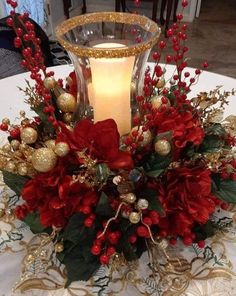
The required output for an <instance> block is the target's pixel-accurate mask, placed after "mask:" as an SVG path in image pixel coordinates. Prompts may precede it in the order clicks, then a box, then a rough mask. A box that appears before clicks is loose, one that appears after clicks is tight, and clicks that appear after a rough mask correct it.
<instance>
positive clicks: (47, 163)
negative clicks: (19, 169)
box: [32, 148, 57, 173]
mask: <svg viewBox="0 0 236 296" xmlns="http://www.w3.org/2000/svg"><path fill="white" fill-rule="evenodd" d="M56 163H57V156H56V154H55V153H54V152H53V150H52V149H50V148H39V149H37V150H35V151H34V153H33V154H32V165H33V167H34V168H35V170H36V171H39V172H42V173H46V172H49V171H50V170H52V169H53V168H54V167H55V165H56Z"/></svg>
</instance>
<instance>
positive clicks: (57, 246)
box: [54, 243, 64, 253]
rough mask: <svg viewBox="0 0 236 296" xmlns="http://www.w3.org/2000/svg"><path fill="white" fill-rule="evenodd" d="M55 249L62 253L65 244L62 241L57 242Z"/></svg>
mask: <svg viewBox="0 0 236 296" xmlns="http://www.w3.org/2000/svg"><path fill="white" fill-rule="evenodd" d="M54 249H55V252H56V253H61V252H63V251H64V246H63V244H62V243H56V244H55V247H54Z"/></svg>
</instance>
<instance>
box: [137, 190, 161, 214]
mask: <svg viewBox="0 0 236 296" xmlns="http://www.w3.org/2000/svg"><path fill="white" fill-rule="evenodd" d="M138 197H139V198H144V199H146V200H147V201H148V209H149V210H150V211H157V212H158V213H161V214H162V215H164V214H165V211H164V209H163V207H162V205H161V203H160V201H159V199H158V196H157V192H156V191H155V190H153V189H151V188H148V189H145V190H143V191H142V192H141V193H140V194H139V195H138Z"/></svg>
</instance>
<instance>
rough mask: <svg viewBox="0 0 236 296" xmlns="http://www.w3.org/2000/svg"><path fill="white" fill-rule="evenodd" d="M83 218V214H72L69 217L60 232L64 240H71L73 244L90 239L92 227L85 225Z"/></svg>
mask: <svg viewBox="0 0 236 296" xmlns="http://www.w3.org/2000/svg"><path fill="white" fill-rule="evenodd" d="M84 219H85V215H84V214H82V213H77V214H74V215H73V216H72V217H71V218H70V220H69V222H68V224H67V226H66V228H65V230H64V232H63V233H62V238H63V239H64V240H68V241H70V242H72V243H73V244H78V243H81V242H84V241H85V240H90V239H91V236H92V234H93V231H94V229H93V228H87V227H85V226H84Z"/></svg>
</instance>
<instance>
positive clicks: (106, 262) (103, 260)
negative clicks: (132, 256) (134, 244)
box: [99, 254, 109, 265]
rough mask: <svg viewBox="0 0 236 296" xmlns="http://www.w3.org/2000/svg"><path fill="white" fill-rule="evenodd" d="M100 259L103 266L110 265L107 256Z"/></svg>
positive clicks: (104, 255)
mask: <svg viewBox="0 0 236 296" xmlns="http://www.w3.org/2000/svg"><path fill="white" fill-rule="evenodd" d="M99 259H100V263H101V264H102V265H106V264H108V263H109V257H108V256H107V255H106V254H103V255H101V256H100V258H99Z"/></svg>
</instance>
